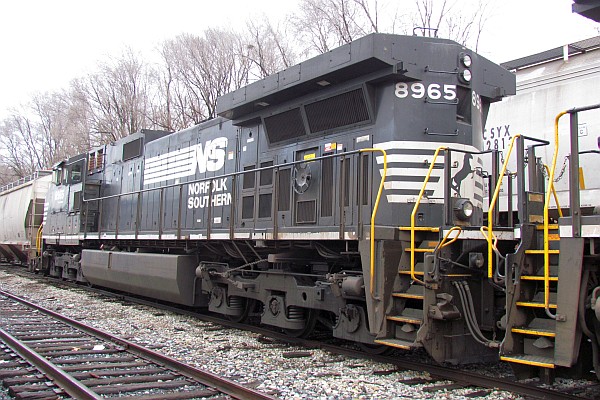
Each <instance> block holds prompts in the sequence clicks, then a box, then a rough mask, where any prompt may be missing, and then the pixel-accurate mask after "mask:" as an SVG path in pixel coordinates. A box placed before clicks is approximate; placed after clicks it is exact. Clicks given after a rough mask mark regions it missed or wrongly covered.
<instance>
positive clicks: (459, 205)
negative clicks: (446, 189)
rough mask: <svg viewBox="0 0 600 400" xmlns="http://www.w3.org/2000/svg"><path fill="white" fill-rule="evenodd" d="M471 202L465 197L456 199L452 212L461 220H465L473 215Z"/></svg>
mask: <svg viewBox="0 0 600 400" xmlns="http://www.w3.org/2000/svg"><path fill="white" fill-rule="evenodd" d="M474 210H475V208H474V207H473V203H471V201H469V200H467V199H458V200H456V203H454V214H455V215H456V217H457V218H458V219H460V220H462V221H467V220H468V219H469V218H471V216H472V215H473V211H474Z"/></svg>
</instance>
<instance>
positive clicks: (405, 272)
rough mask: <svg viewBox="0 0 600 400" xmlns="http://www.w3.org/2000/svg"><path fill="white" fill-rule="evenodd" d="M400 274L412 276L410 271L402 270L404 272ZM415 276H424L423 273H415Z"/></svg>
mask: <svg viewBox="0 0 600 400" xmlns="http://www.w3.org/2000/svg"><path fill="white" fill-rule="evenodd" d="M398 273H399V274H400V275H410V271H408V270H407V271H404V270H402V271H398ZM415 275H420V276H422V275H423V271H415Z"/></svg>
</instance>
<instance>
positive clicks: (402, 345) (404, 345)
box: [374, 339, 421, 350]
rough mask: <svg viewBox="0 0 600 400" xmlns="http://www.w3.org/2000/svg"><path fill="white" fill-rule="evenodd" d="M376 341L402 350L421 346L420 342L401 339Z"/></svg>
mask: <svg viewBox="0 0 600 400" xmlns="http://www.w3.org/2000/svg"><path fill="white" fill-rule="evenodd" d="M374 342H375V343H377V344H383V345H385V346H390V347H395V348H397V349H402V350H412V349H415V348H417V347H421V346H420V345H419V344H418V343H413V342H407V341H406V340H400V339H375V340H374Z"/></svg>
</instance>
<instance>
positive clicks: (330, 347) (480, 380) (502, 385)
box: [18, 271, 582, 400]
mask: <svg viewBox="0 0 600 400" xmlns="http://www.w3.org/2000/svg"><path fill="white" fill-rule="evenodd" d="M18 274H19V275H22V276H28V277H33V278H35V279H40V280H44V279H45V280H46V281H48V282H50V283H52V284H57V285H60V286H68V287H78V288H83V287H82V286H81V285H77V284H75V283H70V282H65V281H61V280H55V279H54V278H49V277H44V278H41V277H40V276H39V275H35V274H32V273H29V272H27V271H20V272H18ZM84 289H85V290H86V291H91V292H94V293H98V294H103V295H106V296H108V297H115V298H119V299H122V300H127V301H131V302H134V303H137V304H142V305H146V306H150V307H155V308H158V309H161V310H165V311H170V312H173V313H176V314H178V315H185V316H189V317H194V318H198V319H199V320H201V321H204V322H209V323H212V324H218V325H221V326H223V327H226V328H233V329H240V330H246V331H250V332H253V333H256V334H261V335H264V336H268V337H271V338H273V339H275V340H278V341H280V342H284V343H287V344H290V345H294V346H303V347H306V348H313V349H321V350H325V351H330V352H332V353H335V354H339V355H344V356H349V357H355V358H361V359H368V360H374V361H377V362H380V363H387V364H391V365H394V366H396V367H398V368H401V369H408V370H414V371H421V372H428V373H430V374H431V375H434V376H436V377H438V378H442V379H447V380H452V381H456V382H466V383H468V384H470V385H473V386H477V387H482V388H488V389H497V390H503V391H508V392H512V393H515V394H519V395H522V396H531V397H534V398H540V399H549V400H554V399H556V400H558V399H566V400H582V397H581V396H576V395H572V394H569V393H561V392H559V391H557V390H552V389H548V388H544V387H537V386H534V385H532V384H530V383H523V382H518V381H514V380H510V379H506V378H498V377H493V376H488V375H483V374H479V373H474V372H468V371H462V370H458V369H455V368H449V367H446V366H443V365H438V364H433V363H428V362H419V361H410V360H404V359H402V358H400V357H398V356H397V355H396V356H384V355H376V354H372V353H367V352H364V351H359V350H356V349H351V348H348V346H347V345H345V346H340V345H336V344H329V343H325V342H323V341H319V340H314V339H302V338H296V337H291V336H288V335H285V334H283V333H280V332H276V331H273V330H270V329H266V328H262V327H258V326H253V325H247V324H244V323H240V322H233V321H229V320H225V319H222V318H218V317H216V316H214V315H207V314H200V313H197V312H194V311H190V310H184V309H181V308H177V307H175V306H172V305H166V304H161V303H157V302H155V301H150V300H144V299H140V298H137V297H133V296H128V295H124V294H122V293H118V294H117V293H114V292H111V291H107V290H103V289H100V288H95V287H85V288H84Z"/></svg>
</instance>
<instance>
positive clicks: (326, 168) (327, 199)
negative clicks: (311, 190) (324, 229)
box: [321, 158, 334, 217]
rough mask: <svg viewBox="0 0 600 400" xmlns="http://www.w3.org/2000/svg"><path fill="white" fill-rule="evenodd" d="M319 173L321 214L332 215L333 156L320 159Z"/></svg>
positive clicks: (323, 215) (324, 215)
mask: <svg viewBox="0 0 600 400" xmlns="http://www.w3.org/2000/svg"><path fill="white" fill-rule="evenodd" d="M321 168H322V173H321V216H322V217H331V216H332V215H333V187H334V185H333V158H325V159H323V160H322V165H321Z"/></svg>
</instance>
